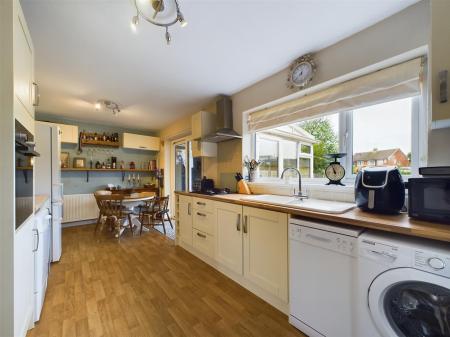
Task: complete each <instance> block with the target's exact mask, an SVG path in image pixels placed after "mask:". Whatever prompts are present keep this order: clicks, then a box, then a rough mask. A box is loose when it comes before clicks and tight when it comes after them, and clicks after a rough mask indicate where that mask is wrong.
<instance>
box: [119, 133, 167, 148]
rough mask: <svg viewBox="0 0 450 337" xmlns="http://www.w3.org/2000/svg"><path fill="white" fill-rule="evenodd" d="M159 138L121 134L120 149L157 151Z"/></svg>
mask: <svg viewBox="0 0 450 337" xmlns="http://www.w3.org/2000/svg"><path fill="white" fill-rule="evenodd" d="M160 142H161V141H160V139H159V137H152V136H144V135H137V134H133V133H127V132H124V133H123V137H122V147H123V148H126V149H135V150H146V151H159V149H160Z"/></svg>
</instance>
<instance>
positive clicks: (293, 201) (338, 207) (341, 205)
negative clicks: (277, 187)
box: [241, 194, 356, 214]
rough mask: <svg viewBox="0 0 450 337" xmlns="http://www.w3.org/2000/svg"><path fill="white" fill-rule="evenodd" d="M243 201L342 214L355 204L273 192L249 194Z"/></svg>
mask: <svg viewBox="0 0 450 337" xmlns="http://www.w3.org/2000/svg"><path fill="white" fill-rule="evenodd" d="M241 200H245V201H253V202H260V203H263V204H272V205H279V206H287V207H292V208H298V209H303V210H306V211H314V212H321V213H329V214H342V213H345V212H347V211H349V210H351V209H353V208H354V207H355V206H356V205H355V204H353V203H349V202H342V201H331V200H321V199H299V198H296V197H291V196H284V195H273V194H260V195H251V196H247V197H243V198H241Z"/></svg>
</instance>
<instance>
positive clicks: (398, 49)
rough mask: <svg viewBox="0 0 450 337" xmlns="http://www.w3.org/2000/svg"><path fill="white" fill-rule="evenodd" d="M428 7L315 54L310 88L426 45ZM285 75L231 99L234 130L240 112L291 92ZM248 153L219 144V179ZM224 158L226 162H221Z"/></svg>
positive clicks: (238, 166)
mask: <svg viewBox="0 0 450 337" xmlns="http://www.w3.org/2000/svg"><path fill="white" fill-rule="evenodd" d="M429 6H430V3H429V1H428V0H423V1H421V2H419V3H417V4H415V5H413V6H410V7H408V8H406V9H405V10H403V11H401V12H399V13H397V14H395V15H393V16H391V17H389V18H387V19H385V20H383V21H381V22H379V23H377V24H375V25H374V26H371V27H369V28H367V29H365V30H363V31H361V32H359V33H357V34H355V35H352V36H350V37H349V38H346V39H344V40H342V41H340V42H338V43H336V44H334V45H332V46H330V47H327V48H325V49H322V50H320V51H317V52H315V56H314V59H315V62H316V64H317V72H316V75H315V78H314V82H313V85H317V84H320V83H325V82H327V81H330V80H333V79H337V78H339V77H341V76H344V75H346V74H349V73H351V72H355V71H358V70H360V69H363V68H365V67H368V66H371V65H373V64H376V63H379V62H383V61H384V60H386V59H390V58H392V57H395V56H398V55H401V54H403V53H405V52H408V51H411V50H414V49H416V48H419V47H423V46H425V45H427V44H428V39H429V31H430V29H429V26H430V16H429ZM287 76H288V67H286V68H285V69H284V70H282V71H280V72H278V73H276V74H274V75H272V76H270V77H268V78H266V79H264V80H262V81H260V82H258V83H256V84H254V85H252V86H250V87H248V88H246V89H244V90H242V91H240V92H238V93H236V94H235V95H233V96H232V99H233V118H234V121H233V123H234V128H235V130H236V131H238V132H240V133H242V131H243V126H244V123H245V121H244V120H243V112H245V111H246V110H249V109H252V108H254V107H257V106H260V105H263V104H265V103H268V102H271V101H274V100H276V99H280V98H283V97H285V96H288V95H290V94H292V93H293V91H292V90H290V89H288V88H287V87H286V84H285V83H286V79H287ZM230 152H232V153H230ZM248 152H249V144H248V141H247V140H245V139H244V144H243V146H239V144H236V143H234V144H227V143H223V144H221V146H220V147H219V158H220V159H219V162H218V170H219V172H218V176H219V177H223V176H227V175H229V174H230V173H231V172H233V171H238V170H241V169H242V155H243V154H245V153H248ZM224 156H226V158H227V159H222V157H224Z"/></svg>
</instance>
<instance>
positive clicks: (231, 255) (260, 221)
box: [215, 202, 288, 303]
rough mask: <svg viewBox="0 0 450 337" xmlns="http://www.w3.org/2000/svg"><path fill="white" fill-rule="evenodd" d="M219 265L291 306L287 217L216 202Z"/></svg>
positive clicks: (217, 259)
mask: <svg viewBox="0 0 450 337" xmlns="http://www.w3.org/2000/svg"><path fill="white" fill-rule="evenodd" d="M215 212H216V223H217V225H216V227H217V228H216V261H217V262H218V263H219V264H221V265H223V266H225V267H227V268H228V269H230V270H232V271H233V272H235V273H237V274H240V275H242V276H243V279H244V280H245V282H246V283H247V284H252V285H254V286H256V287H258V288H260V289H263V290H264V291H265V292H266V293H269V294H271V295H273V296H274V297H276V298H278V299H279V300H281V301H283V302H285V303H287V302H288V218H287V214H286V213H280V212H273V211H268V210H263V209H260V208H254V207H242V206H239V205H234V204H230V203H224V202H216V205H215Z"/></svg>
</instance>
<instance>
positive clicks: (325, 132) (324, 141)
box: [299, 117, 339, 177]
mask: <svg viewBox="0 0 450 337" xmlns="http://www.w3.org/2000/svg"><path fill="white" fill-rule="evenodd" d="M299 126H300V127H301V128H303V129H304V130H305V131H307V132H309V133H310V134H311V135H313V136H314V137H315V138H316V140H317V143H315V144H314V145H313V147H314V177H324V176H325V168H326V167H327V166H328V164H329V163H330V160H329V159H328V158H325V155H326V154H328V153H337V152H338V150H339V139H338V135H337V134H336V133H335V132H334V130H333V126H332V125H331V122H330V120H329V119H327V118H325V117H323V118H317V119H313V120H309V121H305V122H301V123H299Z"/></svg>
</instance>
